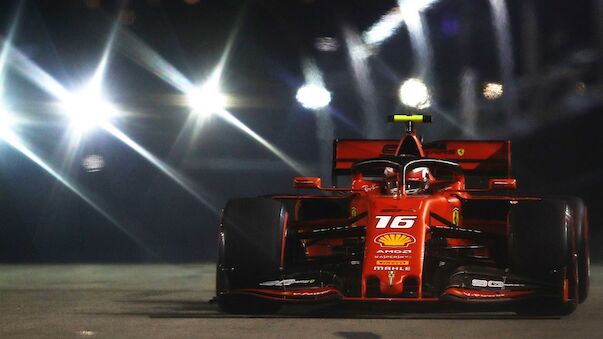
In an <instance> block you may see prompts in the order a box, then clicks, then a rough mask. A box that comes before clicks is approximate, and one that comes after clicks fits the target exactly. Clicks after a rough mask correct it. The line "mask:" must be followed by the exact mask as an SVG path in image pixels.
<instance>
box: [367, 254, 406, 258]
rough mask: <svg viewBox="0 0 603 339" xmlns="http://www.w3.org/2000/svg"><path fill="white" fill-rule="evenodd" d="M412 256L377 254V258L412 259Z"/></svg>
mask: <svg viewBox="0 0 603 339" xmlns="http://www.w3.org/2000/svg"><path fill="white" fill-rule="evenodd" d="M410 258H412V256H410V255H396V254H392V255H376V256H375V259H410Z"/></svg>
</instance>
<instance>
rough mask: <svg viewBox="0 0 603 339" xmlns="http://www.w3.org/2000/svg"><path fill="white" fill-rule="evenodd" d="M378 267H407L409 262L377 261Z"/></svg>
mask: <svg viewBox="0 0 603 339" xmlns="http://www.w3.org/2000/svg"><path fill="white" fill-rule="evenodd" d="M377 265H394V266H395V265H398V266H407V265H408V260H377Z"/></svg>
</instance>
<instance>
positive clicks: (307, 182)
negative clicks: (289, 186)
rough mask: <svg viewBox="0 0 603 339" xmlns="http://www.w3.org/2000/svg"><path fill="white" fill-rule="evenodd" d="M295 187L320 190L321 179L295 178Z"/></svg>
mask: <svg viewBox="0 0 603 339" xmlns="http://www.w3.org/2000/svg"><path fill="white" fill-rule="evenodd" d="M293 187H295V188H317V189H320V178H318V177H295V178H293Z"/></svg>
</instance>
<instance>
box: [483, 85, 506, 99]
mask: <svg viewBox="0 0 603 339" xmlns="http://www.w3.org/2000/svg"><path fill="white" fill-rule="evenodd" d="M483 94H484V98H486V99H488V100H496V99H498V98H500V97H501V96H502V95H503V85H502V84H499V83H496V82H489V83H487V84H485V85H484V91H483Z"/></svg>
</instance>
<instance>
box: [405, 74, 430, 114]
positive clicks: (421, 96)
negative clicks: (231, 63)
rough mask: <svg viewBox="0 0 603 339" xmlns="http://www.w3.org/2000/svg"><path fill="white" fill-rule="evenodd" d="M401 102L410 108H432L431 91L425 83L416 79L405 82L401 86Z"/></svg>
mask: <svg viewBox="0 0 603 339" xmlns="http://www.w3.org/2000/svg"><path fill="white" fill-rule="evenodd" d="M400 101H401V102H402V103H403V104H404V105H406V106H410V107H414V108H418V109H424V108H427V107H429V106H431V98H430V95H429V90H428V89H427V86H426V85H425V84H424V83H423V81H421V80H419V79H415V78H411V79H408V80H406V81H404V83H403V84H402V86H400Z"/></svg>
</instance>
